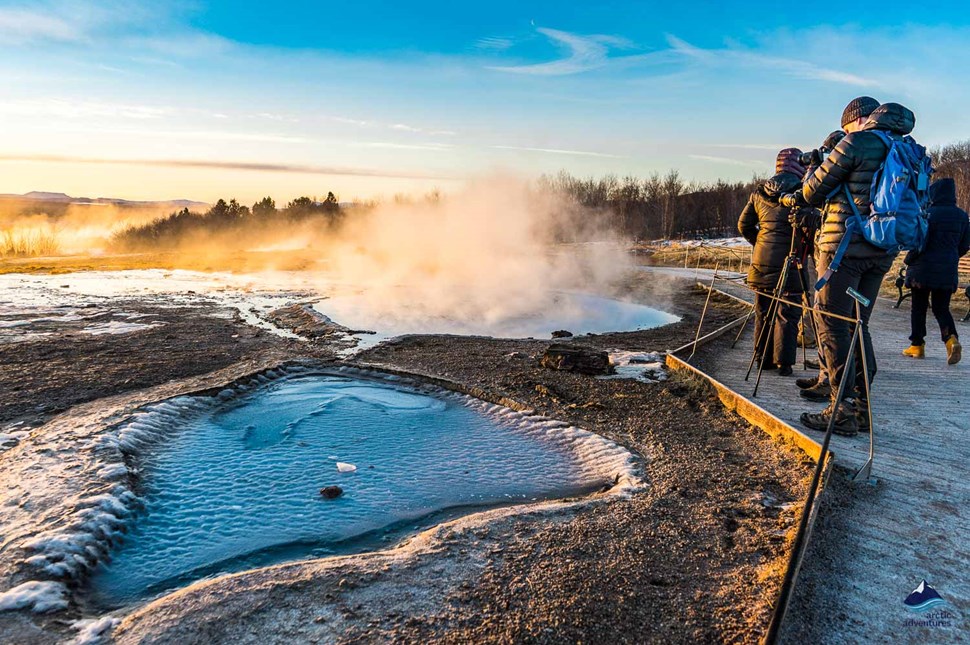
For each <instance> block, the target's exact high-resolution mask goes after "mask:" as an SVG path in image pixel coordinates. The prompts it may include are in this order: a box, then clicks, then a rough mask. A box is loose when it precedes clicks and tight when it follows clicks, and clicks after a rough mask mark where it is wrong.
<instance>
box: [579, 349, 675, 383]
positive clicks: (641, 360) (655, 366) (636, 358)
mask: <svg viewBox="0 0 970 645" xmlns="http://www.w3.org/2000/svg"><path fill="white" fill-rule="evenodd" d="M609 354H610V363H612V364H613V368H614V370H615V373H614V374H610V375H607V376H598V377H596V378H598V379H602V380H609V379H633V380H636V381H640V382H642V383H659V382H661V381H666V380H667V368H666V365H665V359H664V354H663V353H662V352H626V351H622V350H614V351H612V352H610V353H609Z"/></svg>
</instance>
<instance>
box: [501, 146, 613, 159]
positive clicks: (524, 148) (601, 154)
mask: <svg viewBox="0 0 970 645" xmlns="http://www.w3.org/2000/svg"><path fill="white" fill-rule="evenodd" d="M490 147H491V148H494V149H495V150H519V151H521V152H541V153H545V154H552V155H574V156H578V157H606V158H609V159H623V157H621V156H620V155H611V154H607V153H605V152H590V151H589V150H563V149H561V148H530V147H527V146H490Z"/></svg>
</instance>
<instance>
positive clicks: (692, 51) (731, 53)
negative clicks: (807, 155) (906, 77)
mask: <svg viewBox="0 0 970 645" xmlns="http://www.w3.org/2000/svg"><path fill="white" fill-rule="evenodd" d="M667 43H668V44H669V45H670V48H671V50H672V51H674V52H676V53H678V54H681V55H682V56H684V57H685V58H687V59H690V60H693V61H695V62H697V63H698V64H702V65H706V66H709V67H725V66H727V67H730V66H732V65H734V66H743V67H753V68H767V69H774V70H778V71H780V72H782V73H784V74H786V75H788V76H793V77H795V78H802V79H807V80H817V81H828V82H831V83H838V84H843V85H854V86H856V87H876V86H878V85H879V82H878V81H876V80H875V79H872V78H868V77H864V76H860V75H858V74H853V73H850V72H845V71H841V70H835V69H829V68H826V67H822V66H819V65H816V64H814V63H810V62H808V61H805V60H799V59H795V58H785V57H781V56H772V55H768V54H763V53H760V52H755V51H751V50H747V49H740V48H736V47H725V48H722V49H703V48H701V47H696V46H694V45H692V44H690V43H688V42H687V41H685V40H683V39H681V38H678V37H677V36H674V35H670V34H668V35H667Z"/></svg>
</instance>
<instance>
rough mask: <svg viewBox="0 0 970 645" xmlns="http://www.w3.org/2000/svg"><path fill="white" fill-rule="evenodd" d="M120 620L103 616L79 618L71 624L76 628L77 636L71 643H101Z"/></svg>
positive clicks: (73, 644)
mask: <svg viewBox="0 0 970 645" xmlns="http://www.w3.org/2000/svg"><path fill="white" fill-rule="evenodd" d="M120 622H121V619H120V618H115V617H114V616H105V617H103V618H97V619H88V620H79V621H77V622H75V623H74V624H73V627H74V628H75V629H77V630H78V634H77V636H76V637H75V638H74V640H73V641H72V642H71V645H96V644H97V643H103V642H104V639H105V638H106V637H107V636H109V635H110V634H111V631H112V630H113V629H114V628H115V627H117V626H118V623H120Z"/></svg>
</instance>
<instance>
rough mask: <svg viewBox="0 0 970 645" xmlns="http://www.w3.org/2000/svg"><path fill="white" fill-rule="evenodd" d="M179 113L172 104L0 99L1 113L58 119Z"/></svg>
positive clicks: (144, 116)
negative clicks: (2, 100) (0, 101)
mask: <svg viewBox="0 0 970 645" xmlns="http://www.w3.org/2000/svg"><path fill="white" fill-rule="evenodd" d="M175 113H176V109H175V108H173V107H170V106H158V105H138V104H134V103H109V102H103V101H84V100H75V99H66V98H48V99H25V100H15V101H6V102H3V103H0V114H15V115H29V116H35V117H36V116H47V117H52V118H57V119H84V118H90V117H104V118H109V119H118V118H122V119H137V120H144V119H158V118H161V117H164V116H170V115H172V114H175Z"/></svg>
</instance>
